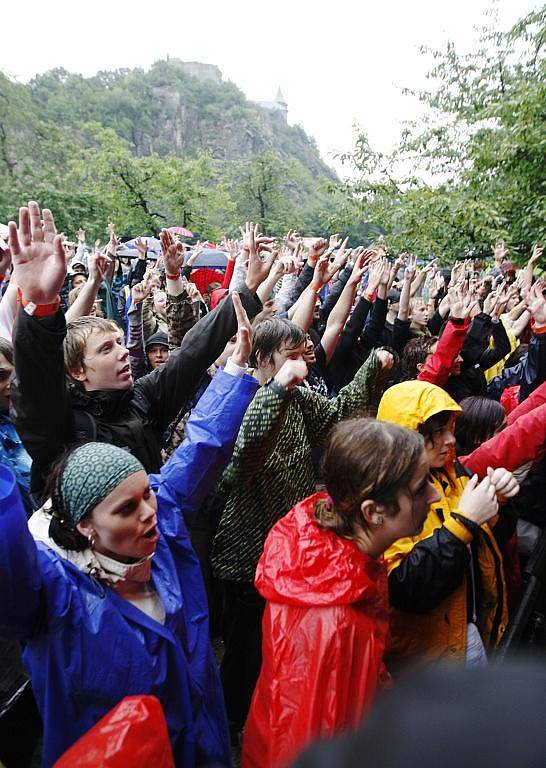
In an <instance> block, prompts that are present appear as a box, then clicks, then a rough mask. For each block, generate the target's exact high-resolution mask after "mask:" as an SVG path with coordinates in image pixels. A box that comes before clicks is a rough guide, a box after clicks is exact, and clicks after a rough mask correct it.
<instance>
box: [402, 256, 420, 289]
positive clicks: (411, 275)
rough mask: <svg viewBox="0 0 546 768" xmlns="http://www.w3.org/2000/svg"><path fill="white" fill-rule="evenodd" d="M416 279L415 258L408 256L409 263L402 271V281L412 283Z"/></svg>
mask: <svg viewBox="0 0 546 768" xmlns="http://www.w3.org/2000/svg"><path fill="white" fill-rule="evenodd" d="M416 277H417V256H410V257H409V261H408V263H407V264H406V269H405V270H404V280H407V281H408V282H409V283H413V281H414V280H415V278H416Z"/></svg>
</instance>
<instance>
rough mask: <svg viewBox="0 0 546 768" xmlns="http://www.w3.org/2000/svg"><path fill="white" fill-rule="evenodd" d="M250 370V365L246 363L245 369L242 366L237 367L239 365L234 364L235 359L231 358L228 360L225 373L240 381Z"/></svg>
mask: <svg viewBox="0 0 546 768" xmlns="http://www.w3.org/2000/svg"><path fill="white" fill-rule="evenodd" d="M247 370H248V363H245V365H244V367H243V366H242V365H237V363H234V362H233V358H232V357H231V356H230V357H228V359H227V362H226V364H225V366H224V371H225V372H226V373H229V375H230V376H236V377H237V378H238V379H240V378H242V377H243V376H244V375H245V373H246V372H247Z"/></svg>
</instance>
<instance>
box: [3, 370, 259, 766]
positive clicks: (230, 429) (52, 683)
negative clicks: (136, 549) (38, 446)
mask: <svg viewBox="0 0 546 768" xmlns="http://www.w3.org/2000/svg"><path fill="white" fill-rule="evenodd" d="M257 386H258V385H257V383H256V382H255V381H254V379H252V378H251V377H249V376H244V377H243V378H242V379H235V378H234V377H232V376H230V375H229V374H226V373H223V372H219V373H218V374H217V376H216V377H215V378H214V381H213V383H212V384H211V385H210V387H209V389H208V390H207V392H206V393H205V394H204V395H203V397H202V399H201V400H200V402H199V404H198V406H197V408H196V409H195V410H194V412H193V414H192V416H191V418H190V420H189V422H188V424H187V431H186V435H187V439H186V440H185V441H184V443H183V444H182V445H181V446H179V448H178V449H177V450H176V452H175V453H174V454H173V456H172V458H171V459H170V460H169V462H168V463H167V464H165V466H164V467H163V468H162V470H161V473H160V474H159V475H154V476H151V486H152V488H153V489H154V491H155V493H156V495H157V502H158V513H157V517H158V527H159V530H160V537H159V541H158V544H157V549H156V553H155V556H154V558H153V561H152V570H151V576H152V583H153V586H154V588H155V590H156V592H157V594H158V596H159V598H160V599H161V601H162V603H163V606H164V608H165V614H166V615H165V623H164V624H163V625H162V624H159V623H158V622H156V621H154V620H153V619H152V618H150V617H149V616H147V615H146V614H145V613H143V612H142V611H140V610H139V609H138V608H136V607H135V606H134V605H132V604H131V603H130V602H128V601H127V600H125V599H123V598H122V597H121V596H120V595H118V594H117V593H116V592H115V591H114V590H113V589H111V588H109V587H108V586H105V585H104V584H101V583H99V582H97V581H95V580H93V579H92V578H91V577H90V576H89V575H87V574H86V573H83V572H81V571H80V570H78V569H77V568H76V567H75V566H74V565H73V564H72V563H70V562H68V560H66V559H64V558H63V557H61V556H60V555H59V554H57V553H56V552H54V551H53V550H52V549H51V548H50V547H48V546H47V545H46V544H44V543H42V542H35V541H34V540H33V539H32V537H31V535H30V533H29V530H28V527H27V520H26V516H25V514H24V512H23V509H22V505H21V503H20V499H19V497H18V493H17V491H16V487H15V481H14V479H13V475H12V474H11V473H10V471H9V470H7V469H6V468H4V467H0V584H1V585H2V600H1V601H0V633H1V634H2V635H4V636H8V637H15V638H18V639H21V640H24V641H25V642H26V643H27V645H26V650H25V653H24V661H25V665H26V667H27V669H28V670H29V672H30V676H31V679H32V686H33V690H34V694H35V696H36V701H37V703H38V706H39V708H40V711H41V714H42V717H43V720H44V745H43V760H42V764H43V765H44V766H50V765H51V764H52V763H53V762H54V761H55V759H56V758H58V757H59V756H60V755H61V754H63V752H65V751H66V749H68V747H69V746H70V745H71V744H72V743H73V742H74V741H76V739H78V738H79V737H80V736H82V734H84V733H85V732H86V731H88V730H89V729H90V728H91V727H92V726H93V725H94V724H95V723H96V722H97V721H98V720H99V719H100V718H101V717H103V715H105V714H106V713H107V712H108V711H109V710H110V709H112V707H114V706H115V705H116V704H117V703H118V702H119V700H120V699H122V698H123V697H124V696H128V695H136V694H151V695H154V696H157V698H158V699H159V701H160V702H161V704H162V706H163V709H164V712H165V718H166V720H167V727H168V730H169V737H170V741H171V746H172V749H173V754H174V758H175V762H176V765H177V766H184V768H191V767H192V766H196V765H207V764H215V765H216V764H218V765H220V766H222V765H229V764H230V760H229V738H228V730H227V722H226V717H225V711H224V706H223V697H222V689H221V685H220V680H219V675H218V672H217V668H216V663H215V659H214V655H213V652H212V648H211V645H210V641H209V628H208V613H207V601H206V596H205V590H204V585H203V580H202V577H201V571H200V568H199V562H198V560H197V557H196V555H195V553H194V551H193V549H192V547H191V544H190V540H189V536H188V532H187V528H186V523H185V520H184V516H183V515H188V514H191V513H192V511H193V510H195V509H196V508H197V507H198V506H199V504H200V503H201V501H202V500H203V497H204V496H205V495H206V494H207V492H209V491H210V489H211V488H212V487H213V486H214V484H215V482H216V481H217V479H218V477H219V476H220V473H221V472H222V470H223V469H224V467H225V465H226V464H227V461H228V459H229V457H230V455H231V451H232V450H233V444H234V442H235V438H236V436H237V431H238V429H239V426H240V423H241V421H242V418H243V415H244V412H245V410H246V408H247V406H248V403H249V402H250V400H251V399H252V397H253V395H254V393H255V391H256V389H257ZM181 513H183V514H181Z"/></svg>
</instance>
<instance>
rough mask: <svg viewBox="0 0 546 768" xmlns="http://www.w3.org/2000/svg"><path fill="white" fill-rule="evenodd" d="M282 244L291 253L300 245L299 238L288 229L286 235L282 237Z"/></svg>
mask: <svg viewBox="0 0 546 768" xmlns="http://www.w3.org/2000/svg"><path fill="white" fill-rule="evenodd" d="M284 244H285V245H286V247H287V248H289V249H290V250H291V251H295V250H296V248H297V247H298V246H299V245H300V244H301V237H300V235H299V234H298V233H297V232H295V231H294V230H293V229H289V230H288V232H287V233H286V235H285V236H284Z"/></svg>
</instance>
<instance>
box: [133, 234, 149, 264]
mask: <svg viewBox="0 0 546 768" xmlns="http://www.w3.org/2000/svg"><path fill="white" fill-rule="evenodd" d="M135 247H136V249H137V251H138V253H139V257H140V258H141V259H145V258H146V254H147V253H148V243H147V242H146V240H145V239H144V238H143V237H137V238H136V240H135Z"/></svg>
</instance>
